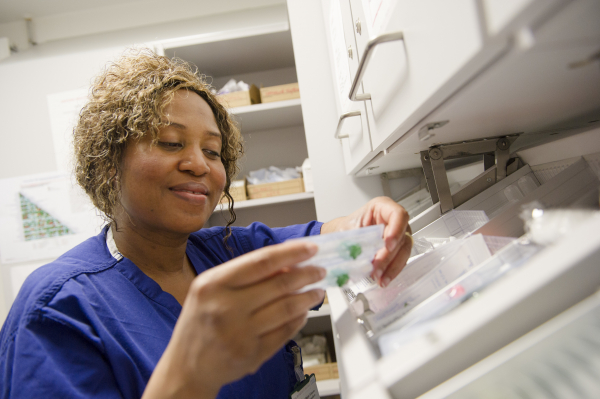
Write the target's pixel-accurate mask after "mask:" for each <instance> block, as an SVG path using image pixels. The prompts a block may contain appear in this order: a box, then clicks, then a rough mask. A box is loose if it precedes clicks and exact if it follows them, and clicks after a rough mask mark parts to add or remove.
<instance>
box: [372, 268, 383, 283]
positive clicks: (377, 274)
mask: <svg viewBox="0 0 600 399" xmlns="http://www.w3.org/2000/svg"><path fill="white" fill-rule="evenodd" d="M382 274H383V271H382V270H381V269H377V270H375V278H374V280H376V281H379V279H380V278H381V275H382Z"/></svg>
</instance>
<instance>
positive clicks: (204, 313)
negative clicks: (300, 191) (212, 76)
mask: <svg viewBox="0 0 600 399" xmlns="http://www.w3.org/2000/svg"><path fill="white" fill-rule="evenodd" d="M74 142H75V156H76V176H77V181H78V182H79V184H80V185H81V186H82V187H83V188H84V190H85V191H86V192H87V194H88V195H89V196H90V198H91V199H92V201H93V203H94V205H95V206H96V207H97V208H98V209H99V210H100V211H101V212H102V213H103V215H104V216H105V217H106V219H107V221H108V224H107V227H106V228H105V229H104V230H103V232H102V233H101V234H99V235H98V236H97V237H94V238H91V239H89V240H88V241H86V242H84V243H82V244H81V245H79V246H77V247H76V248H74V249H73V250H71V251H69V252H67V253H66V254H64V255H63V256H61V257H60V258H59V259H57V260H56V261H54V262H52V263H50V264H48V265H46V266H44V267H41V268H39V269H38V270H36V271H35V272H34V273H32V275H31V276H30V277H29V278H28V279H27V281H26V282H25V284H24V285H23V287H22V289H21V291H20V293H19V295H18V297H17V299H16V300H15V302H14V304H13V307H12V309H11V311H10V313H9V316H8V318H7V320H6V322H5V324H4V326H3V328H2V332H1V337H0V338H1V341H0V345H1V346H0V356H1V357H0V370H2V378H3V381H2V397H4V398H7V397H27V398H32V397H126V398H134V397H144V398H187V397H194V398H205V397H206V398H214V397H217V396H218V397H219V398H286V397H287V396H288V394H289V392H290V391H291V390H292V388H293V386H294V384H295V383H296V377H295V374H294V364H293V355H292V353H291V347H292V346H293V342H289V340H290V339H291V337H293V336H294V335H295V334H296V333H297V332H298V331H299V330H300V328H301V327H302V326H303V325H304V323H305V320H306V316H307V311H308V310H309V309H311V308H313V307H315V306H317V305H318V304H319V303H320V302H321V301H322V299H323V292H322V291H321V290H313V291H308V292H305V293H301V294H298V293H296V292H297V291H298V290H299V289H300V288H302V287H303V286H305V285H307V284H310V283H313V282H316V281H318V280H320V279H321V278H322V277H323V276H324V271H323V270H322V269H320V268H317V267H306V268H295V267H294V265H295V264H297V263H298V262H301V261H303V260H306V259H308V258H310V257H311V256H312V255H313V254H314V253H315V252H316V247H315V246H314V245H313V244H308V243H298V242H295V243H283V242H284V241H285V240H287V239H289V238H293V237H300V236H307V235H313V234H322V233H328V232H332V231H338V230H343V229H349V228H356V227H360V226H365V225H370V224H375V223H385V224H386V228H385V233H384V235H385V237H384V238H385V241H386V248H384V249H382V250H381V251H380V252H379V253H378V254H377V256H376V259H375V260H374V262H373V264H374V271H373V276H374V277H375V278H377V280H378V281H379V282H380V284H382V285H386V284H387V283H389V281H390V279H393V278H394V277H395V276H396V275H397V274H398V273H399V272H400V270H401V268H402V267H403V266H404V264H405V263H406V259H407V258H408V255H409V253H410V246H411V242H410V240H408V239H405V238H404V237H405V235H404V233H405V231H406V229H407V221H408V217H407V214H406V212H405V211H404V210H403V209H402V208H401V207H400V206H398V205H397V204H396V203H394V202H393V201H391V200H386V199H384V198H380V199H375V200H373V201H370V202H369V203H368V204H366V205H365V206H364V207H362V208H361V209H359V210H358V211H356V212H355V213H353V214H352V215H350V216H348V217H345V218H340V219H336V220H334V221H332V222H329V223H325V224H321V223H319V222H311V223H309V224H306V225H298V226H291V227H287V228H281V229H269V228H268V227H266V226H264V225H262V224H260V223H255V224H252V225H250V226H249V227H247V228H239V227H230V225H231V223H232V222H233V220H235V215H234V213H233V210H232V199H231V196H230V195H229V184H230V182H231V178H232V177H233V176H234V175H235V174H236V172H237V169H236V161H237V159H238V158H239V156H240V155H241V154H242V146H241V137H240V134H239V131H238V130H237V128H236V127H235V125H234V123H233V122H232V120H231V119H230V117H229V114H228V113H227V111H226V110H225V109H224V108H223V106H221V105H220V104H219V103H218V102H217V101H216V99H215V97H214V96H213V95H212V94H211V93H210V90H209V87H208V86H207V85H206V84H205V83H204V81H203V80H202V79H201V78H199V77H198V76H197V75H196V74H195V73H194V71H193V70H191V68H190V67H189V66H188V65H187V64H185V63H183V62H179V61H173V60H170V59H167V58H165V57H160V56H157V55H155V54H153V53H152V52H150V51H137V52H136V51H134V52H130V53H128V54H126V55H125V56H124V57H122V58H121V59H120V60H119V61H118V62H117V63H115V64H113V65H111V66H109V67H108V68H107V69H106V70H105V71H104V72H103V73H102V74H101V75H100V76H99V77H98V78H97V79H96V80H95V82H94V84H93V86H92V89H91V92H90V100H89V102H88V104H87V105H86V106H85V107H84V108H83V110H82V111H81V114H80V120H79V123H78V125H77V127H76V128H75V131H74ZM223 194H224V195H225V196H226V197H227V198H228V199H229V204H230V205H229V210H230V214H231V220H230V223H229V224H228V226H227V227H226V228H223V227H216V228H210V229H202V227H203V225H204V224H205V222H206V221H207V220H208V218H209V216H210V215H211V213H212V212H213V210H214V208H215V206H216V205H217V203H218V202H219V200H220V199H221V197H222V195H223ZM272 244H277V245H272ZM216 266H218V267H216Z"/></svg>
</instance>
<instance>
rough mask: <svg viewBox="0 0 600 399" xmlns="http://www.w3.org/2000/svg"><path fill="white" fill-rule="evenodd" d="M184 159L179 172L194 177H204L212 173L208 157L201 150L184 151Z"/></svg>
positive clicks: (180, 163) (180, 162)
mask: <svg viewBox="0 0 600 399" xmlns="http://www.w3.org/2000/svg"><path fill="white" fill-rule="evenodd" d="M182 155H183V157H182V159H181V161H179V170H181V171H182V172H189V173H191V174H193V175H194V176H202V175H204V174H207V173H209V172H210V167H209V166H208V162H206V157H205V156H204V153H203V152H202V150H200V149H192V148H190V149H188V150H187V151H183V154H182Z"/></svg>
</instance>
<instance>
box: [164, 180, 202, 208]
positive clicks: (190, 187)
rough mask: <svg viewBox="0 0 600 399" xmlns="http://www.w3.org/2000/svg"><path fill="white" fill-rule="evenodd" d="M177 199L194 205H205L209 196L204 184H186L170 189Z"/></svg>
mask: <svg viewBox="0 0 600 399" xmlns="http://www.w3.org/2000/svg"><path fill="white" fill-rule="evenodd" d="M170 190H171V192H172V193H173V194H175V195H176V196H177V197H179V198H181V199H184V200H186V201H190V202H193V203H204V202H205V201H206V198H207V197H208V195H209V192H208V189H207V188H206V186H205V185H204V184H198V183H185V184H179V185H177V186H174V187H171V188H170Z"/></svg>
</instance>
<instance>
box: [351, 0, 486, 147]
mask: <svg viewBox="0 0 600 399" xmlns="http://www.w3.org/2000/svg"><path fill="white" fill-rule="evenodd" d="M372 2H373V1H369V0H350V3H351V8H352V9H351V11H352V18H353V25H354V30H355V38H356V43H357V47H358V52H359V54H360V56H361V57H362V56H363V54H364V52H365V49H366V48H367V44H368V42H369V41H370V40H372V39H373V38H374V37H375V35H376V34H381V33H391V32H397V31H401V32H402V33H403V40H398V41H393V42H388V43H383V44H380V45H378V46H377V47H375V49H374V51H373V53H372V57H371V58H370V60H369V62H368V63H366V65H365V72H364V77H363V79H362V82H363V89H364V92H365V93H369V94H370V97H371V99H370V100H366V101H365V102H366V106H367V112H368V116H369V127H370V133H371V141H372V144H373V148H374V149H376V150H378V149H383V145H382V144H389V143H390V142H391V141H394V140H395V139H397V138H399V137H400V136H401V135H402V134H404V133H405V132H406V131H408V130H409V129H410V128H411V127H412V126H414V125H415V124H416V123H417V122H418V121H419V120H420V119H421V118H423V117H424V116H426V115H427V114H428V113H429V112H431V111H432V110H433V109H434V108H435V106H437V105H439V104H440V103H441V102H442V101H443V100H444V99H445V98H446V97H448V96H449V95H450V94H452V92H453V91H454V90H456V88H458V87H460V85H461V84H462V83H464V81H465V80H468V78H469V77H470V75H469V74H466V75H464V74H463V75H464V79H463V81H462V82H461V80H460V79H457V78H456V77H455V75H456V74H457V72H458V71H459V70H460V69H461V68H463V67H464V66H465V65H466V64H467V63H468V61H469V60H470V59H472V58H473V57H474V56H475V55H476V54H477V53H478V52H479V51H480V50H481V49H482V47H483V36H482V30H483V27H482V23H481V21H480V17H479V13H478V11H477V4H476V1H475V0H455V1H446V0H421V1H417V2H415V1H408V0H400V1H396V2H394V4H393V5H391V6H388V7H384V6H385V5H386V4H388V2H386V1H385V0H382V1H380V3H382V7H381V8H384V9H385V11H384V12H386V14H387V15H384V16H381V15H378V16H377V17H376V18H373V17H372V16H371V15H370V13H372V11H371V10H372V9H373V8H374V7H371V4H370V3H372ZM381 8H380V9H379V11H381ZM377 18H379V19H377ZM358 21H360V22H361V29H360V32H358V30H357V26H356V23H357V22H358ZM362 21H367V23H362ZM476 72H477V70H476V69H474V70H473V71H472V74H475V73H476ZM354 76H355V75H353V76H352V78H354Z"/></svg>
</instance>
